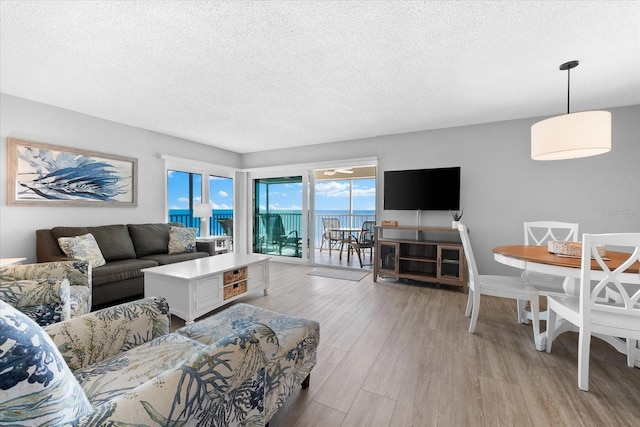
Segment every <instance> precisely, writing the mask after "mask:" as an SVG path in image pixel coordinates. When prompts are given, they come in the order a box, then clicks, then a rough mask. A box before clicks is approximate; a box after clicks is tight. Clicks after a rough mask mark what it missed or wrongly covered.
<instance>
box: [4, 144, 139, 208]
mask: <svg viewBox="0 0 640 427" xmlns="http://www.w3.org/2000/svg"><path fill="white" fill-rule="evenodd" d="M137 173H138V160H137V159H135V158H131V157H123V156H116V155H111V154H105V153H99V152H95V151H86V150H78V149H75V148H69V147H62V146H59V145H51V144H43V143H40V142H34V141H25V140H21V139H15V138H7V204H8V205H40V206H45V205H46V206H56V205H60V206H100V207H107V206H120V207H134V206H137V203H138V199H137V197H138V196H137V189H136V186H137V181H138V177H137Z"/></svg>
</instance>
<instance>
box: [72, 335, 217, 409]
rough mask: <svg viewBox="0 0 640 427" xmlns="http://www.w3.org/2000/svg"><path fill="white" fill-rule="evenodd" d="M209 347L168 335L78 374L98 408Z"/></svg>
mask: <svg viewBox="0 0 640 427" xmlns="http://www.w3.org/2000/svg"><path fill="white" fill-rule="evenodd" d="M203 348H205V345H204V344H202V343H199V342H198V341H194V340H191V339H189V338H187V337H184V336H182V335H179V334H168V335H164V336H161V337H159V338H156V339H154V340H153V341H150V342H147V343H145V344H142V345H139V346H137V347H134V348H132V349H131V350H128V351H125V352H122V353H119V354H117V355H116V356H113V357H111V358H109V359H107V360H105V361H103V362H100V363H98V364H95V365H92V366H90V367H88V368H85V369H80V370H78V371H76V372H75V374H76V378H77V379H78V381H79V382H80V385H81V386H82V388H83V389H84V390H85V391H86V393H87V397H88V398H89V401H90V402H91V404H93V405H94V406H97V405H100V404H103V403H107V402H109V401H110V400H112V399H113V398H114V397H116V396H118V395H120V394H123V393H126V392H127V391H129V390H131V389H133V388H135V387H138V386H139V385H141V384H144V383H145V382H147V381H149V379H152V378H156V377H158V376H159V375H161V374H163V373H164V372H166V371H168V370H169V369H171V368H173V367H174V366H176V365H178V364H181V363H182V361H183V360H184V359H186V358H188V357H189V356H191V355H192V354H194V353H195V352H197V351H198V350H200V349H203Z"/></svg>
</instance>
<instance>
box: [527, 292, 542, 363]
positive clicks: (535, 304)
mask: <svg viewBox="0 0 640 427" xmlns="http://www.w3.org/2000/svg"><path fill="white" fill-rule="evenodd" d="M529 304H530V305H531V317H532V319H531V323H533V342H534V343H535V345H536V350H538V351H543V350H544V347H543V345H542V339H541V336H540V300H539V298H538V295H534V296H533V297H532V298H531V301H530V302H529Z"/></svg>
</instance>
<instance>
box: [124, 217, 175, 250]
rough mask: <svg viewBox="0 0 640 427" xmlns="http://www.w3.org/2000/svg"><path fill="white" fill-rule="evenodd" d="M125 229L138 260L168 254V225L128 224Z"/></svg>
mask: <svg viewBox="0 0 640 427" xmlns="http://www.w3.org/2000/svg"><path fill="white" fill-rule="evenodd" d="M127 227H128V228H129V235H130V236H131V240H133V247H134V248H135V250H136V254H137V255H138V258H141V257H144V256H147V255H154V254H166V253H167V252H168V248H169V224H129V225H127Z"/></svg>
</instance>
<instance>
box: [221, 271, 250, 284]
mask: <svg viewBox="0 0 640 427" xmlns="http://www.w3.org/2000/svg"><path fill="white" fill-rule="evenodd" d="M246 279H247V267H241V268H238V269H237V270H231V271H225V272H224V274H223V282H224V284H225V285H228V284H230V283H233V282H239V281H240V280H246Z"/></svg>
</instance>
